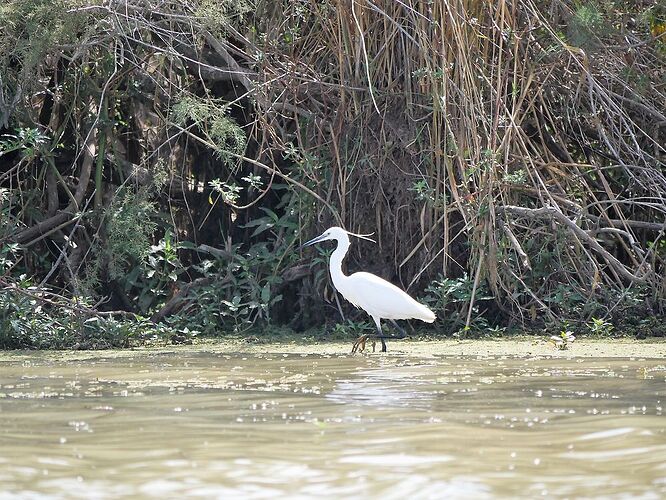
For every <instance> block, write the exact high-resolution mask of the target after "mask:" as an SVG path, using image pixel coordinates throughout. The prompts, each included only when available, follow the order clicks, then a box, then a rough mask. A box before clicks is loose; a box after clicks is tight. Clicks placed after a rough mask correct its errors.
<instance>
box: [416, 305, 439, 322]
mask: <svg viewBox="0 0 666 500" xmlns="http://www.w3.org/2000/svg"><path fill="white" fill-rule="evenodd" d="M419 305H420V306H421V307H420V308H419V309H420V310H419V314H418V316H414V317H415V318H416V319H420V320H421V321H425V322H426V323H432V322H433V321H435V319H437V316H435V313H434V312H432V311H431V310H430V309H429V308H428V307H426V306H424V305H423V304H419Z"/></svg>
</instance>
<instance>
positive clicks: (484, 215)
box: [0, 0, 666, 347]
mask: <svg viewBox="0 0 666 500" xmlns="http://www.w3.org/2000/svg"><path fill="white" fill-rule="evenodd" d="M0 21H1V22H0V25H1V26H2V28H1V29H0V136H1V137H0V346H3V347H59V346H60V347H66V346H74V347H103V346H107V345H126V344H127V343H129V342H130V341H131V340H132V339H133V338H135V339H145V338H150V337H153V336H155V335H157V336H166V337H167V338H170V339H172V340H176V341H177V340H187V339H188V338H189V337H190V336H191V335H193V334H195V333H200V334H207V335H219V334H221V333H229V332H236V333H242V334H243V335H247V336H250V335H255V336H261V335H262V332H264V331H266V328H267V326H268V325H270V327H271V328H272V329H273V331H275V330H276V329H280V328H282V327H288V328H291V329H295V330H298V331H302V330H304V329H307V328H311V327H315V326H321V325H322V323H323V322H324V320H325V322H326V323H327V324H328V325H329V327H330V326H332V325H334V324H335V323H340V324H343V325H345V324H346V325H354V324H355V325H356V327H357V328H364V326H363V324H360V325H359V324H358V322H361V321H365V319H366V318H365V317H364V315H362V314H359V313H358V312H356V311H355V310H353V308H350V307H349V306H348V304H345V303H344V302H343V301H340V300H339V299H338V298H337V297H336V296H335V293H334V290H333V289H332V287H331V284H330V283H329V279H328V276H327V271H326V267H325V261H326V249H324V248H322V249H320V250H319V252H320V253H317V250H310V251H308V253H306V254H303V253H301V252H299V251H298V250H297V247H298V245H299V244H300V243H301V242H302V241H301V240H303V239H309V238H310V237H313V236H315V235H317V234H319V232H321V230H322V229H324V228H326V227H328V226H330V225H342V226H344V227H346V228H347V229H349V230H352V231H359V232H370V231H375V232H376V237H377V238H378V242H379V244H378V246H373V245H372V244H371V243H367V242H362V241H357V242H355V243H354V245H353V247H352V252H351V253H350V257H349V258H348V261H347V263H348V269H349V270H350V271H354V270H357V269H359V268H361V267H363V268H364V269H366V270H369V271H372V272H375V273H377V274H379V275H382V276H383V277H385V278H387V279H389V280H391V281H392V282H394V283H396V284H400V285H402V286H403V287H404V288H405V289H407V290H408V291H409V292H410V293H411V294H413V295H415V296H418V297H419V298H420V299H421V300H423V301H426V302H428V303H429V304H430V305H431V306H432V307H433V308H434V309H435V310H436V311H437V312H438V316H439V317H440V319H439V320H438V323H437V324H436V326H435V329H434V330H435V331H436V332H438V333H442V334H451V333H454V332H459V331H466V330H484V329H485V330H487V329H495V330H497V329H501V328H503V327H506V326H507V325H508V326H511V325H518V326H528V327H533V328H542V327H548V328H551V329H555V330H558V331H559V329H562V328H564V329H566V325H567V324H568V325H589V326H590V328H592V329H593V330H596V331H597V332H599V333H608V332H610V330H611V329H612V328H613V325H615V327H616V328H627V327H628V326H631V325H633V326H634V327H636V328H637V329H640V330H642V331H654V330H651V329H652V328H653V327H654V326H655V325H656V324H657V323H656V321H652V319H653V318H654V317H655V316H662V317H663V313H664V309H665V307H666V302H665V299H666V280H665V279H664V273H663V267H664V258H665V257H666V240H665V239H664V232H665V230H666V177H665V175H664V174H665V173H666V169H665V167H666V165H665V159H666V155H665V149H664V148H665V146H664V144H665V143H666V140H665V139H666V114H665V111H664V110H666V64H665V63H666V8H664V7H663V4H661V5H660V4H659V3H658V2H657V1H648V0H636V1H625V0H613V1H607V2H595V1H593V0H589V1H574V0H539V1H535V0H512V1H509V0H506V1H504V0H499V1H493V2H488V1H481V0H454V1H451V2H440V1H426V0H404V1H401V2H395V1H393V0H382V1H370V0H277V1H265V0H236V1H231V0H219V1H218V0H179V1H176V0H6V1H5V2H3V3H2V4H1V5H0ZM563 325H565V326H564V327H563ZM253 328H254V329H255V330H256V331H254V332H250V331H249V330H251V329H253ZM576 328H583V327H582V326H576ZM338 329H340V328H339V327H338ZM342 329H343V330H344V328H342ZM327 331H329V332H330V331H331V328H328V330H327Z"/></svg>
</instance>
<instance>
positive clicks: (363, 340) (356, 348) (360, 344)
mask: <svg viewBox="0 0 666 500" xmlns="http://www.w3.org/2000/svg"><path fill="white" fill-rule="evenodd" d="M368 340H369V341H370V345H371V346H372V352H375V347H376V346H377V340H376V339H375V338H373V337H371V336H370V335H368V334H366V335H361V336H360V337H359V338H357V339H356V342H354V345H353V346H352V351H351V353H352V354H356V353H357V352H363V351H365V345H366V344H367V342H368ZM382 352H386V344H384V342H383V341H382Z"/></svg>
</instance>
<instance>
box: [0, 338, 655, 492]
mask: <svg viewBox="0 0 666 500" xmlns="http://www.w3.org/2000/svg"><path fill="white" fill-rule="evenodd" d="M260 349H261V348H260V347H259V348H256V349H254V350H253V351H252V353H234V352H215V351H211V350H207V349H202V350H197V349H196V348H192V349H189V350H175V351H172V352H169V351H168V350H161V351H154V352H152V351H141V352H129V353H128V352H126V353H123V354H122V355H121V356H116V355H114V353H103V352H102V353H89V354H86V355H83V356H78V357H77V355H76V354H67V353H64V354H63V353H59V354H54V353H31V354H16V355H12V354H5V355H3V356H2V357H1V358H0V498H1V499H5V498H10V499H14V498H17V499H18V498H21V499H22V498H86V499H88V498H119V497H124V498H129V497H133V498H182V497H184V496H187V497H201V498H275V497H285V496H288V497H290V498H312V497H322V498H350V497H381V498H389V499H390V498H396V499H405V498H475V499H476V498H496V497H506V498H508V497H512V498H515V497H522V498H535V497H539V496H546V497H551V498H552V497H571V498H574V497H608V498H655V499H656V498H663V497H664V496H666V417H665V416H664V411H663V406H664V402H665V399H666V380H665V379H666V365H665V362H664V360H663V359H649V358H635V359H631V358H573V359H567V358H566V357H563V356H561V355H557V356H552V357H551V356H549V355H539V356H529V357H527V356H524V357H512V356H504V355H495V356H483V357H475V356H467V357H454V356H447V355H432V354H431V355H425V354H418V355H413V354H410V353H408V352H402V353H400V352H399V353H393V354H392V353H389V354H388V355H379V354H375V355H368V356H356V357H352V356H349V355H347V354H339V353H335V352H333V353H329V354H326V353H318V354H306V353H295V352H290V353H282V354H281V353H278V352H271V353H265V352H264V353H262V352H257V351H258V350H259V351H260Z"/></svg>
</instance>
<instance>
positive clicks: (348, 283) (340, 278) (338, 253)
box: [303, 227, 435, 353]
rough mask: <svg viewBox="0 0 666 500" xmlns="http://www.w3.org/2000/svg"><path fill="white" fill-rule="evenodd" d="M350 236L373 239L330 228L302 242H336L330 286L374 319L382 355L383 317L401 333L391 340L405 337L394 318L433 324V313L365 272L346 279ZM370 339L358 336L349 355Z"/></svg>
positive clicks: (383, 344)
mask: <svg viewBox="0 0 666 500" xmlns="http://www.w3.org/2000/svg"><path fill="white" fill-rule="evenodd" d="M349 235H352V236H356V237H357V238H363V239H364V240H369V241H373V242H374V240H371V239H370V238H368V237H367V236H368V235H364V234H355V233H350V232H349V231H345V230H344V229H342V228H341V227H331V228H329V229H327V230H326V231H324V232H323V233H322V234H321V235H319V236H317V237H316V238H313V239H311V240H310V241H308V242H307V243H304V244H303V247H307V246H310V245H314V244H315V243H319V242H320V241H327V240H335V241H336V242H337V243H338V246H337V248H336V249H335V251H334V252H333V254H332V255H331V260H330V262H329V268H330V271H331V278H332V279H333V285H334V286H335V288H336V290H337V291H338V292H340V293H341V294H342V296H343V297H344V298H345V299H347V300H348V301H349V302H351V303H352V304H354V305H355V306H356V307H360V308H361V309H363V310H364V311H365V312H367V313H368V314H369V315H370V316H372V319H373V320H375V325H376V326H377V335H376V337H375V338H378V339H379V340H381V343H382V352H386V343H385V342H384V339H385V338H389V337H385V336H384V334H383V333H382V326H381V320H382V318H383V319H388V320H389V321H391V323H393V325H395V327H396V328H397V329H398V330H399V331H400V333H401V335H402V336H401V337H394V338H404V337H405V336H406V333H405V331H404V330H403V329H402V328H400V326H398V324H397V323H396V322H395V320H396V319H411V318H414V319H420V320H421V321H425V322H427V323H432V322H433V321H435V313H433V312H432V311H431V310H430V309H428V308H427V307H426V306H424V305H423V304H420V303H419V302H417V301H416V300H414V299H413V298H411V297H410V296H409V295H407V294H406V293H405V292H404V291H402V290H401V289H400V288H398V287H397V286H395V285H393V284H391V283H389V282H388V281H386V280H384V279H382V278H380V277H379V276H375V275H374V274H371V273H366V272H358V273H354V274H351V275H349V276H346V275H345V274H344V273H343V272H342V261H343V259H344V258H345V255H347V250H349ZM369 338H371V336H370V335H361V336H360V337H359V338H358V339H357V340H356V342H354V346H353V347H352V353H355V352H356V351H357V350H360V351H361V352H362V351H363V350H364V349H365V343H366V341H367V340H368V339H369ZM373 350H374V342H373Z"/></svg>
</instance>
